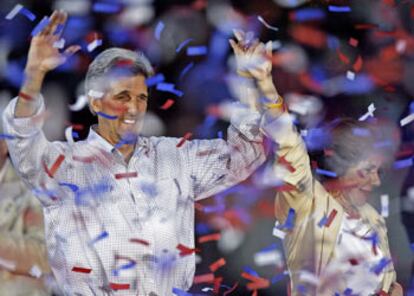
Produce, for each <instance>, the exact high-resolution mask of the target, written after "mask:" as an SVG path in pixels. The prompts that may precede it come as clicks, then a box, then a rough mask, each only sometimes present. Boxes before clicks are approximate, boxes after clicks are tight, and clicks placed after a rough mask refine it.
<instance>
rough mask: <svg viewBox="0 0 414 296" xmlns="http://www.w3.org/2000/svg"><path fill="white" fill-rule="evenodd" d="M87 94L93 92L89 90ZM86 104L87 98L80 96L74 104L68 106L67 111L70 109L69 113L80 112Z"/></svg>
mask: <svg viewBox="0 0 414 296" xmlns="http://www.w3.org/2000/svg"><path fill="white" fill-rule="evenodd" d="M89 92H93V91H92V90H91V91H89ZM90 96H91V97H94V96H92V95H90ZM86 104H88V97H87V96H84V95H80V96H79V97H78V99H77V100H76V103H75V104H73V105H69V109H70V111H75V112H76V111H80V110H82V109H83V108H84V107H85V106H86Z"/></svg>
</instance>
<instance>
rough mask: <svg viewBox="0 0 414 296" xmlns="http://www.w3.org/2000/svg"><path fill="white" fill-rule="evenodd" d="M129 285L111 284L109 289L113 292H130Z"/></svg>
mask: <svg viewBox="0 0 414 296" xmlns="http://www.w3.org/2000/svg"><path fill="white" fill-rule="evenodd" d="M129 286H130V285H129V284H117V283H109V287H110V288H111V289H112V290H115V291H118V290H129Z"/></svg>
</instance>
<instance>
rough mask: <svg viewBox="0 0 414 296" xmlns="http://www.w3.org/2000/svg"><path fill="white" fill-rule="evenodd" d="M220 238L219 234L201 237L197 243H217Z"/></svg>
mask: <svg viewBox="0 0 414 296" xmlns="http://www.w3.org/2000/svg"><path fill="white" fill-rule="evenodd" d="M220 238H221V234H220V233H213V234H208V235H203V236H200V237H199V238H198V243H199V244H203V243H206V242H210V241H218V240H220Z"/></svg>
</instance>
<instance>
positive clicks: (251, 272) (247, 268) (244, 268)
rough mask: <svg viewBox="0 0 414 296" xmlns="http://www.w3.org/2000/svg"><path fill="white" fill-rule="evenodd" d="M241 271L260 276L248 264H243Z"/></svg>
mask: <svg viewBox="0 0 414 296" xmlns="http://www.w3.org/2000/svg"><path fill="white" fill-rule="evenodd" d="M243 271H245V272H247V273H248V274H250V275H253V276H257V277H260V275H259V274H258V273H257V271H256V270H254V269H253V268H251V267H250V266H244V267H243Z"/></svg>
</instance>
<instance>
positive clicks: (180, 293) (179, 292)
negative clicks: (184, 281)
mask: <svg viewBox="0 0 414 296" xmlns="http://www.w3.org/2000/svg"><path fill="white" fill-rule="evenodd" d="M172 292H173V294H175V295H177V296H193V294H191V293H188V292H186V291H184V290H180V289H178V288H173V289H172Z"/></svg>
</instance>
